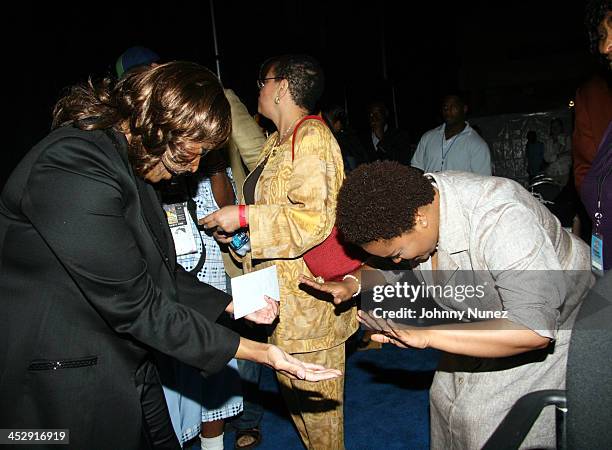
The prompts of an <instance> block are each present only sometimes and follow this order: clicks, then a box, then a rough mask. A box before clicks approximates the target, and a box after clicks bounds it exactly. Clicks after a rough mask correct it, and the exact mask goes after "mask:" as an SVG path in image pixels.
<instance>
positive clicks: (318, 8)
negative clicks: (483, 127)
mask: <svg viewBox="0 0 612 450" xmlns="http://www.w3.org/2000/svg"><path fill="white" fill-rule="evenodd" d="M584 3H585V2H584V1H568V2H558V1H549V0H542V1H534V0H532V1H514V2H499V1H463V2H441V1H437V2H412V1H410V2H408V1H395V2H392V1H381V0H379V1H373V2H366V3H364V2H348V1H320V0H309V1H304V0H290V1H280V0H268V1H265V2H264V1H228V0H214V8H215V18H216V21H215V23H216V28H217V38H218V45H219V52H220V65H221V76H222V81H223V83H224V85H225V86H226V87H230V88H233V89H234V90H235V91H236V92H237V93H238V95H239V96H240V97H241V98H242V99H243V100H244V101H245V103H246V105H247V106H248V107H249V110H250V111H251V112H252V113H254V112H256V98H257V97H256V96H257V90H256V86H255V80H256V78H257V75H258V69H259V65H260V64H261V62H262V61H263V60H264V59H266V58H267V57H269V56H272V55H277V54H282V53H288V52H292V53H294V52H305V53H310V54H312V55H313V56H315V57H317V58H318V59H319V60H320V61H321V63H322V64H323V66H324V69H325V71H326V76H327V88H326V93H325V96H324V99H323V103H324V104H330V103H339V104H342V105H345V104H346V106H347V108H348V112H349V118H350V122H351V125H352V126H353V127H354V128H358V129H361V128H363V127H364V126H365V118H366V114H365V105H366V104H367V102H368V101H370V100H372V99H374V98H382V99H384V100H386V101H387V103H388V104H389V105H390V106H391V105H392V94H391V92H392V90H391V87H393V90H394V93H395V99H396V106H397V108H396V109H397V118H398V122H399V126H400V127H401V128H405V129H407V130H408V131H410V133H411V136H412V141H413V142H414V143H416V142H417V141H418V139H419V138H420V136H421V134H422V133H423V132H424V131H426V130H427V129H429V128H432V127H434V126H436V125H437V124H439V123H440V117H439V113H438V110H439V102H440V97H441V96H442V95H443V94H444V93H445V92H447V91H454V90H460V91H462V92H464V93H465V94H466V95H467V99H468V102H469V105H470V113H471V115H472V117H474V116H488V115H496V114H502V113H508V112H537V111H547V110H552V109H559V108H564V107H567V105H568V104H569V101H570V100H571V99H572V97H573V95H574V93H575V90H576V87H577V86H578V84H579V83H580V82H582V81H583V80H584V79H585V78H587V77H588V76H589V75H590V74H591V73H592V72H593V70H594V63H593V60H592V57H591V56H590V55H589V52H588V46H587V41H586V35H585V32H584V26H583V24H582V21H583V11H584ZM13 6H14V7H15V8H16V9H12V10H11V12H9V11H8V9H6V10H5V14H4V22H5V24H4V26H3V35H4V36H3V40H4V44H5V45H4V46H5V49H6V50H8V52H7V54H6V56H5V61H4V66H5V71H4V72H5V75H7V74H8V75H9V79H10V81H5V82H4V86H5V89H6V92H5V98H10V99H11V100H10V101H9V102H8V104H7V103H5V108H6V109H5V111H8V112H9V115H8V116H5V119H4V125H5V133H4V135H5V136H8V137H9V139H8V140H5V141H4V146H3V153H4V163H3V176H2V181H4V179H5V177H6V175H7V174H8V173H9V172H10V170H11V169H12V167H14V165H15V164H16V163H17V161H18V160H19V159H20V158H21V156H22V155H23V154H24V152H26V151H27V150H28V149H29V148H30V147H31V146H32V145H33V144H35V143H36V142H37V141H38V140H39V139H40V138H41V137H43V136H44V135H45V133H46V132H47V131H48V130H49V124H50V113H51V109H52V106H53V104H54V103H55V101H56V100H57V99H58V97H59V94H60V91H61V90H62V88H64V87H66V86H69V85H71V84H74V83H76V82H79V81H83V80H86V79H87V77H88V76H89V75H92V76H94V77H100V76H102V75H104V73H106V72H108V71H110V70H114V63H115V60H116V59H117V57H118V56H119V54H121V53H122V52H123V50H125V49H126V48H127V47H130V46H132V45H143V46H146V47H149V48H151V49H153V50H155V51H156V52H157V53H159V54H160V55H161V57H162V59H163V60H172V59H185V60H193V61H197V62H199V63H201V64H203V65H205V66H207V67H209V68H211V69H213V70H216V69H215V56H214V46H213V33H212V25H211V24H212V21H211V12H210V3H209V1H208V0H204V1H200V2H191V3H183V2H162V3H159V4H154V3H153V2H151V3H149V4H144V5H136V4H119V3H117V4H113V3H110V2H107V3H100V2H98V3H93V2H91V3H78V4H72V5H71V4H59V3H58V4H56V5H53V6H48V5H46V6H45V5H35V4H21V5H16V6H15V5H13ZM385 68H386V77H385V70H384V69H385Z"/></svg>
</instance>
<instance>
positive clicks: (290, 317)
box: [203, 55, 358, 450]
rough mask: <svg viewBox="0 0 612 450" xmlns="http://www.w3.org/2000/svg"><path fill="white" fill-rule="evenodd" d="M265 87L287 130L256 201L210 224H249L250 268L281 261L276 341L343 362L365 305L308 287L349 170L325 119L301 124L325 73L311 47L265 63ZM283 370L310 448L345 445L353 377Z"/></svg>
mask: <svg viewBox="0 0 612 450" xmlns="http://www.w3.org/2000/svg"><path fill="white" fill-rule="evenodd" d="M258 86H259V88H260V91H259V102H258V110H259V112H260V113H261V114H262V115H264V116H265V117H267V118H268V119H270V120H271V121H272V122H273V123H274V124H275V126H276V129H277V131H276V132H275V133H273V134H272V135H270V137H269V138H268V140H267V142H266V144H265V145H264V148H263V150H262V153H261V156H260V158H259V162H258V165H257V168H256V169H255V170H254V171H253V172H252V173H251V174H250V175H249V177H248V178H247V179H246V181H245V183H244V203H245V204H246V206H245V205H242V206H227V207H224V208H222V209H221V210H219V211H217V212H215V213H213V214H211V215H209V216H208V217H206V218H205V219H204V221H203V224H204V225H205V226H206V227H208V228H214V227H217V229H218V231H217V235H219V234H221V233H233V232H235V231H236V230H239V229H241V228H246V229H248V231H249V234H250V244H251V251H250V252H249V253H247V254H246V256H245V257H244V259H243V267H244V268H245V271H254V270H259V269H262V268H265V267H269V266H272V265H276V268H277V271H278V277H279V283H280V294H281V295H280V297H281V301H280V314H279V320H278V323H277V324H276V327H275V328H274V331H273V332H272V335H271V336H270V342H271V343H275V344H279V345H281V346H283V347H285V348H287V349H288V351H289V352H290V353H292V354H293V355H294V356H295V357H296V358H298V359H300V360H301V361H305V362H306V361H308V362H317V363H324V364H325V365H327V366H329V367H333V368H336V369H339V370H343V369H344V344H345V342H346V340H347V339H348V337H349V336H351V335H352V334H353V333H354V332H355V331H356V329H357V326H358V323H357V320H356V311H355V308H354V307H353V306H352V305H346V306H343V307H342V308H340V309H338V308H336V307H335V306H334V304H333V303H332V302H326V301H322V300H320V299H318V298H316V297H314V296H312V295H311V294H310V293H307V292H306V291H304V290H301V289H300V287H299V275H300V274H301V273H310V272H309V271H308V268H307V266H306V264H305V263H304V260H303V258H302V256H303V255H304V253H306V252H307V251H308V250H310V249H311V248H313V247H315V246H316V245H318V244H319V243H321V242H322V241H323V240H324V239H325V238H326V237H327V236H328V235H329V234H330V232H331V230H332V227H333V225H334V222H335V208H336V196H337V193H338V190H339V189H340V185H341V184H342V180H343V178H344V171H343V163H342V155H341V153H340V148H339V147H338V144H337V142H336V140H335V139H334V137H333V134H332V132H331V131H330V130H329V128H327V126H326V125H325V124H324V123H322V122H321V121H319V120H315V119H309V120H306V121H304V122H303V123H301V124H300V126H299V128H298V129H297V132H295V127H296V126H297V125H298V123H300V121H301V120H302V119H303V118H304V117H305V116H307V115H308V114H311V113H312V112H313V111H314V109H315V103H316V102H317V101H318V99H319V98H320V96H321V94H322V92H323V73H322V70H321V67H320V66H319V64H318V63H317V62H316V61H315V60H314V59H313V58H311V57H309V56H302V55H286V56H281V57H276V58H272V59H270V60H268V61H266V62H265V63H264V64H263V66H262V68H261V71H260V79H259V80H258ZM294 132H295V134H294ZM221 239H223V238H222V237H221ZM225 240H227V239H225ZM278 379H279V381H280V384H281V388H282V392H283V395H284V397H285V401H286V402H287V405H288V406H289V410H290V412H291V415H292V417H293V421H294V423H295V425H296V427H297V428H298V430H299V432H300V435H301V438H302V440H303V442H304V444H305V445H306V447H307V448H310V449H326V450H329V449H342V448H344V435H343V412H342V402H343V390H344V380H343V378H337V379H334V380H327V381H324V382H322V383H319V384H318V385H317V386H306V385H305V384H303V383H300V382H296V380H291V379H289V378H288V377H285V376H284V375H279V377H278Z"/></svg>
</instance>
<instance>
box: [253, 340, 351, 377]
mask: <svg viewBox="0 0 612 450" xmlns="http://www.w3.org/2000/svg"><path fill="white" fill-rule="evenodd" d="M266 356H267V360H268V361H267V362H264V364H266V365H267V366H269V367H271V368H272V369H274V370H276V371H277V372H280V373H282V374H283V375H286V376H288V377H289V378H292V379H298V380H305V381H323V380H330V379H332V378H337V377H339V376H341V375H342V372H341V371H339V370H337V369H327V368H325V367H323V366H320V365H318V364H311V363H306V362H302V361H300V360H299V359H297V358H295V357H293V356H291V355H290V354H289V353H287V352H285V351H284V350H283V349H281V348H279V347H277V346H276V345H270V346H269V347H268V350H267V352H266Z"/></svg>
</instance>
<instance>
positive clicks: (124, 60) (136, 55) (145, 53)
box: [115, 45, 160, 78]
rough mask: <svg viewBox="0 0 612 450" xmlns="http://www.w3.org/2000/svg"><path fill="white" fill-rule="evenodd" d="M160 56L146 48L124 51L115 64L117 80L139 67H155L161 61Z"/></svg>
mask: <svg viewBox="0 0 612 450" xmlns="http://www.w3.org/2000/svg"><path fill="white" fill-rule="evenodd" d="M159 59H160V58H159V55H158V54H157V53H155V52H154V51H153V50H151V49H148V48H146V47H141V46H138V45H137V46H135V47H130V48H128V49H127V50H126V51H124V52H123V53H122V54H121V56H119V58H117V62H116V63H115V71H116V72H117V78H121V77H123V75H124V74H125V73H126V72H128V71H130V70H132V69H133V68H135V67H139V66H154V65H156V62H157V61H159Z"/></svg>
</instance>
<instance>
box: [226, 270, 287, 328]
mask: <svg viewBox="0 0 612 450" xmlns="http://www.w3.org/2000/svg"><path fill="white" fill-rule="evenodd" d="M264 295H267V296H268V297H270V298H272V299H274V300H276V301H278V300H279V299H280V291H279V287H278V275H277V273H276V266H271V267H266V268H265V269H261V270H258V271H256V272H252V273H247V274H246V275H241V276H239V277H234V278H232V297H233V298H234V318H235V319H240V318H241V317H244V316H246V315H247V314H250V313H252V312H255V311H258V310H260V309H261V308H264V307H265V306H266V305H267V303H266V301H265V300H264Z"/></svg>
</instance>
